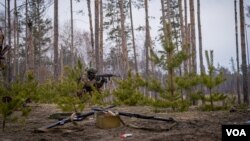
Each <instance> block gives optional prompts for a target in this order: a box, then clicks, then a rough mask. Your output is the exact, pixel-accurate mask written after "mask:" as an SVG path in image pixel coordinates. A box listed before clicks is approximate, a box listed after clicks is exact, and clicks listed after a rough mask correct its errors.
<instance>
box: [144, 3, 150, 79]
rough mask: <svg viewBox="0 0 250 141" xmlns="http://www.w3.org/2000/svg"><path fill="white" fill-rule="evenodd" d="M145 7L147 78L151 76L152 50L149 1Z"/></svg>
mask: <svg viewBox="0 0 250 141" xmlns="http://www.w3.org/2000/svg"><path fill="white" fill-rule="evenodd" d="M144 5H145V16H146V17H145V20H146V21H145V24H146V38H145V51H146V74H145V75H146V77H147V76H148V75H149V56H148V55H149V48H150V33H149V32H150V31H149V20H148V0H144Z"/></svg>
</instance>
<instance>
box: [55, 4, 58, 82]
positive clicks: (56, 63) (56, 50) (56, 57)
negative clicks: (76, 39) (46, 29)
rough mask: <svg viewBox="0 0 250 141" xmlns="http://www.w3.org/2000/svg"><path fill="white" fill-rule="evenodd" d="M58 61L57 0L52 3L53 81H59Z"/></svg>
mask: <svg viewBox="0 0 250 141" xmlns="http://www.w3.org/2000/svg"><path fill="white" fill-rule="evenodd" d="M58 65H59V59H58V0H55V1H54V79H55V80H58V79H59V66H58Z"/></svg>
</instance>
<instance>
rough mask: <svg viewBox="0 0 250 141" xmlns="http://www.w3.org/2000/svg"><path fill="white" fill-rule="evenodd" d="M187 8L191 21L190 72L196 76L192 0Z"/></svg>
mask: <svg viewBox="0 0 250 141" xmlns="http://www.w3.org/2000/svg"><path fill="white" fill-rule="evenodd" d="M189 7H190V21H191V47H192V72H193V73H195V74H196V73H197V64H196V42H195V39H196V37H195V14H194V0H189Z"/></svg>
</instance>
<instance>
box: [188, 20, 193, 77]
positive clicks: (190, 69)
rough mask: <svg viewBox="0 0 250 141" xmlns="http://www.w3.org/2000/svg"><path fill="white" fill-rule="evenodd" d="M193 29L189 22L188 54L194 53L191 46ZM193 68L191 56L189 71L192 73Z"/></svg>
mask: <svg viewBox="0 0 250 141" xmlns="http://www.w3.org/2000/svg"><path fill="white" fill-rule="evenodd" d="M191 30H192V28H191V24H188V32H187V34H188V35H187V54H188V55H192V48H191V47H190V45H191V43H190V40H191V36H192V34H191ZM192 70H193V65H192V58H190V59H189V60H188V71H189V73H191V72H192Z"/></svg>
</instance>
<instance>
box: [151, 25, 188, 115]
mask: <svg viewBox="0 0 250 141" xmlns="http://www.w3.org/2000/svg"><path fill="white" fill-rule="evenodd" d="M164 31H165V33H167V35H166V37H164V38H163V39H162V41H163V51H159V54H160V56H158V54H156V53H155V52H153V51H152V50H151V60H152V61H153V62H154V63H155V64H158V65H159V66H160V67H162V68H163V69H164V70H166V71H167V79H166V80H167V82H166V86H164V87H163V88H161V89H158V90H157V91H156V92H158V93H159V94H160V97H161V98H160V99H159V100H155V101H154V102H153V106H166V107H172V109H173V110H180V111H182V110H184V109H186V108H185V107H186V105H188V104H187V103H188V102H186V101H184V100H183V99H181V92H180V90H178V88H177V84H176V82H175V78H176V74H175V70H176V69H177V68H179V66H180V65H181V64H182V62H183V61H185V60H186V59H187V58H188V56H187V55H186V54H185V53H184V51H179V50H177V47H176V45H175V44H174V43H173V38H172V33H171V28H170V25H169V24H167V25H166V26H165V29H164ZM149 83H151V82H149ZM158 85H159V84H158ZM149 86H150V84H149ZM158 87H159V86H158ZM148 88H149V89H151V88H150V87H148ZM151 90H156V89H151Z"/></svg>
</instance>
